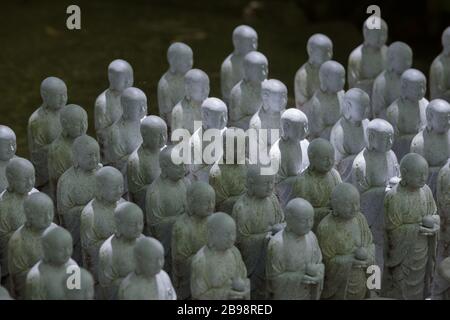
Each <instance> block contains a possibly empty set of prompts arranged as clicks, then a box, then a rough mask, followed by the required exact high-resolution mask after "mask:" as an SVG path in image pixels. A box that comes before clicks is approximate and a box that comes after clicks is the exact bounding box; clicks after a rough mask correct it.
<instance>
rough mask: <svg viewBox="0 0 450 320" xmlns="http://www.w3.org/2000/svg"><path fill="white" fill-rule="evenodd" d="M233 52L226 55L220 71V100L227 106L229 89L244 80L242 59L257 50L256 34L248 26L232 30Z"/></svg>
mask: <svg viewBox="0 0 450 320" xmlns="http://www.w3.org/2000/svg"><path fill="white" fill-rule="evenodd" d="M233 46H234V51H233V53H231V54H230V55H228V56H227V57H226V58H225V60H224V61H223V63H222V67H221V69H220V84H221V86H220V87H221V92H222V100H223V101H224V102H225V103H226V104H228V103H229V100H230V93H231V89H233V87H234V86H235V85H236V84H237V83H238V82H239V81H241V80H242V79H243V78H244V57H245V55H246V54H247V53H249V52H251V51H256V50H257V49H258V34H257V33H256V31H255V30H254V29H253V28H252V27H249V26H246V25H240V26H238V27H236V28H235V29H234V30H233Z"/></svg>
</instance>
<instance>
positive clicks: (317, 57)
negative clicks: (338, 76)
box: [308, 45, 333, 66]
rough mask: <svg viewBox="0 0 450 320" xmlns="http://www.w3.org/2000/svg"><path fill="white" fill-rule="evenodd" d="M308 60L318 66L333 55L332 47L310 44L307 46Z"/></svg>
mask: <svg viewBox="0 0 450 320" xmlns="http://www.w3.org/2000/svg"><path fill="white" fill-rule="evenodd" d="M308 55H309V62H310V63H311V64H313V65H315V66H320V65H322V63H324V62H326V61H328V60H331V58H332V56H333V49H332V47H331V46H317V45H311V46H310V47H308Z"/></svg>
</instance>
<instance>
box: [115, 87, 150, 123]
mask: <svg viewBox="0 0 450 320" xmlns="http://www.w3.org/2000/svg"><path fill="white" fill-rule="evenodd" d="M120 104H121V105H122V108H123V115H122V117H123V119H125V120H130V121H139V120H140V119H142V117H144V116H146V115H147V96H146V95H145V93H144V92H143V91H142V90H141V89H138V88H135V87H129V88H127V89H125V90H124V91H123V92H122V95H121V96H120Z"/></svg>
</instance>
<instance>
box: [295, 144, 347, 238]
mask: <svg viewBox="0 0 450 320" xmlns="http://www.w3.org/2000/svg"><path fill="white" fill-rule="evenodd" d="M308 158H309V166H308V167H307V168H306V169H305V170H304V171H303V172H302V173H301V174H299V175H297V177H296V178H295V179H294V181H293V186H292V193H291V194H290V197H289V199H293V198H303V199H305V200H307V201H308V202H309V203H311V205H312V206H313V207H314V227H313V231H314V232H316V231H317V226H318V225H319V222H320V221H321V220H322V219H323V218H325V216H326V215H328V213H330V211H331V204H330V199H331V193H332V192H333V189H334V188H335V187H336V186H337V185H338V184H340V183H341V182H342V180H341V176H340V175H339V172H337V170H336V169H334V168H333V165H334V149H333V146H332V145H331V143H329V142H328V141H327V140H325V139H322V138H317V139H314V140H313V141H311V143H310V144H309V146H308Z"/></svg>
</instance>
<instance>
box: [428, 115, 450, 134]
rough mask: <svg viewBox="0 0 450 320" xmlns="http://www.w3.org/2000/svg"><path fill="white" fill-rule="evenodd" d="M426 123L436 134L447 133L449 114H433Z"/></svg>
mask: <svg viewBox="0 0 450 320" xmlns="http://www.w3.org/2000/svg"><path fill="white" fill-rule="evenodd" d="M428 121H429V122H430V123H431V126H432V127H433V130H434V131H436V132H437V133H441V134H444V133H447V132H448V130H450V112H443V113H438V112H436V113H433V115H432V116H431V118H430V119H428Z"/></svg>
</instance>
